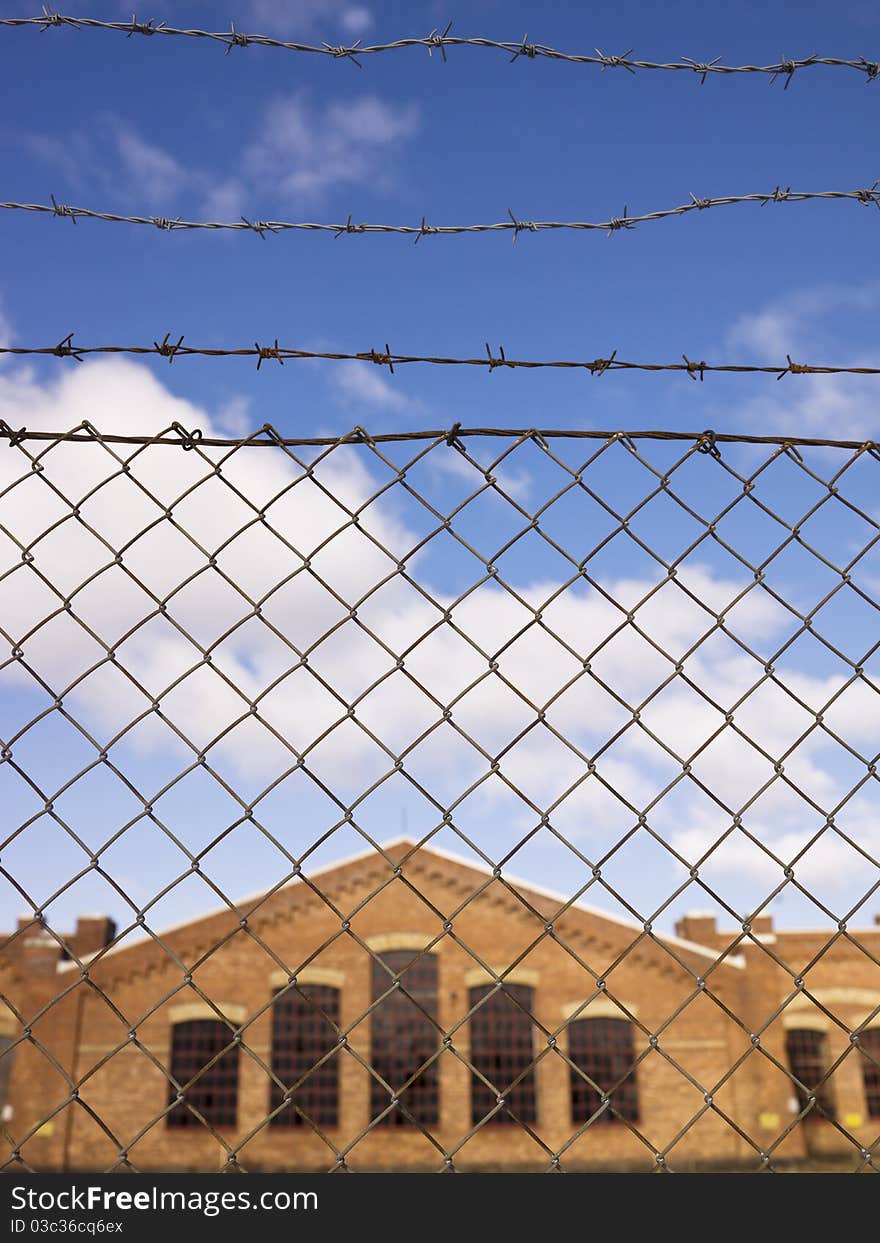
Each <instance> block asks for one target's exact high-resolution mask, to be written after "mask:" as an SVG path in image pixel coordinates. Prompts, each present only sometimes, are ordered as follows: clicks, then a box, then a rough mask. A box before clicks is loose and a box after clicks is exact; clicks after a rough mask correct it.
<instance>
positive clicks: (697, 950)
mask: <svg viewBox="0 0 880 1243" xmlns="http://www.w3.org/2000/svg"><path fill="white" fill-rule="evenodd" d="M416 845H417V842H415V841H414V840H413V839H412V838H411V837H406V836H399V837H392V838H390V839H389V840H388V841H385V842H380V843H379V846H380V847H381V849H382V850H393V849H395V848H396V847H398V846H416ZM419 849H420V850H423V851H425V852H426V853H427V854H432V855H435V856H436V857H437V858H439V859H445V860H446V861H447V862H449V863H455V864H457V865H458V866H459V867H466V868H470V870H471V871H472V872H480V873H482V875H483V876H491V875H492V869H491V868H489V867H487V866H486V865H485V863H482V862H476V863H475V862H473V861H472V860H470V859H465V858H464V857H463V856H462V855H457V854H454V853H453V852H452V851H450V850H444V849H443V848H442V847H440V846H432V845H430V844H428V845H426V846H421V847H419ZM375 857H376V851H375V849H374V848H373V847H372V846H371V847H369V849H367V850H361V851H358V853H357V854H353V855H348V856H347V857H346V858H344V859H337V860H336V861H335V862H334V863H327V864H325V865H324V866H323V867H320V868H316V869H315V871H313V872H309V878H310V879H311V880H314V879H315V878H316V877H319V876H326V875H327V873H328V872H334V871H336V869H337V868H341V867H347V866H348V865H349V864H352V863H361V862H363V861H364V860H366V859H374V858H375ZM504 879H505V880H506V881H507V882H508V883H509V884H511V885H513V886H514V888H517V889H530V890H531V891H532V893H536V894H539V895H540V897H542V898H549V899H550V900H551V901H552V902H558V903H560V905H564V904H565V903H567V902H568V901H569V899H568V898H566V897H565V896H564V895H563V894H560V893H556V892H555V891H554V890H552V889H545V888H544V886H543V885H536V884H534V882H532V881H530V880H524V879H523V878H522V877H520V876H512V875H510V874H509V873H505V874H504ZM298 881H299V877H298V876H295V877H293V878H292V879H291V880H289V881H286V882H285V884H283V885H281V886H279V888H278V889H276V890H274V893H281V892H283V891H284V890H285V889H289V888H290V887H291V886H292V885H295V884H297V882H298ZM266 892H267V891H266V890H265V889H260V890H258V891H257V892H256V893H251V894H248V895H247V896H246V897H244V898H240V899H239V900H238V902H236V903H235V904H234V905H236V906H238V907H243V906H248V905H250V904H251V903H252V902H256V901H257V900H258V899H260V898H262V897H264V896H265V894H266ZM274 893H273V896H274ZM570 909H571V910H574V911H583V912H584V913H585V914H587V915H595V916H596V917H597V918H598V919H604V920H607V921H608V923H611V924H617V925H618V927H621V928H627V929H629V930H630V931H631V932H641V931H642V926H641V924H637V923H636V921H635V920H634V919H623V918H622V917H621V916H619V915H609V914H608V912H607V911H603V910H602V909H601V907H598V906H591V905H590V904H588V903H586V902H573V903H572V904H571V907H570ZM228 911H229V908H228V907H226V906H220V907H215V908H214V909H213V910H211V911H205V913H204V914H203V915H197V916H195V918H194V919H187V920H184V922H183V923H179V924H172V925H171V927H170V928H164V929H163V930H162V932H161V936H163V937H165V936H168V935H169V934H170V933H173V932H179V931H180V930H181V929H183V928H189V927H190V926H191V925H193V924H197V923H201V922H202V920H205V919H212V918H214V916H216V915H223V914H227V913H228ZM652 936H653V937H654V939H656V940H658V941H662V942H664V943H665V944H667V945H674V946H677V947H678V948H679V949H683V950H689V951H690V952H691V953H693V954H700V955H701V956H702V957H704V958H709V959H711V960H712V961H713V962H714V961H715V960H717V958H718V951H717V950H714V949H710V948H709V947H708V946H706V945H698V944H697V942H696V941H688V940H686V939H685V938H684V937H678V936H674V935H673V934H671V933H669V934H667V933H659V932H655V933H653V934H652ZM140 944H141V941H135V942H130V943H129V944H123V945H114V946H113V948H112V949H109V950H107V952H106V953H105V954H102V955H101V958H102V960H103V959H104V958H110V957H111V956H112V955H113V954H118V953H121V952H122V951H123V950H128V949H134V948H135V946H136V945H140ZM98 953H100V951H98ZM723 961H724V963H725V964H726V965H727V966H730V967H736V968H738V969H744V968H745V965H746V963H745V959H744V958H743V957H742V956H741V955H728V957H726V958H725V959H724V960H723ZM76 969H78V968H77V964H76V963H75V962H62V963H59V966H58V970H59V971H71V970H76Z"/></svg>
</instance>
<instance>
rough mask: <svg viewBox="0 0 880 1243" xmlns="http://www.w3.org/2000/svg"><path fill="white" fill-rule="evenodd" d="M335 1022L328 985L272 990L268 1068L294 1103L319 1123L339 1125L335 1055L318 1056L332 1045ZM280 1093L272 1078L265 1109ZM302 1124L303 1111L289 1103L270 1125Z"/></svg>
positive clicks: (335, 1003)
mask: <svg viewBox="0 0 880 1243" xmlns="http://www.w3.org/2000/svg"><path fill="white" fill-rule="evenodd" d="M338 1027H339V990H338V989H336V988H332V987H330V986H329V985H327V984H302V985H300V986H298V987H296V988H288V989H287V990H283V989H282V990H279V992H278V993H277V994H276V997H275V1001H274V1002H273V1003H272V1070H273V1071H274V1072H275V1074H276V1075H277V1076H278V1078H279V1079H280V1080H281V1082H282V1083H283V1084H284V1086H285V1088H286V1089H287V1090H288V1091H290V1090H291V1089H293V1104H294V1105H296V1106H297V1107H298V1109H300V1110H302V1111H303V1113H305V1114H306V1115H307V1116H308V1118H310V1119H311V1121H312V1122H314V1123H315V1125H316V1126H321V1127H326V1126H338V1125H339V1058H338V1056H333V1057H329V1058H326V1060H325V1061H321V1059H322V1058H324V1057H325V1055H326V1054H327V1053H329V1052H330V1050H331V1049H335V1048H336V1047H337V1028H338ZM319 1062H320V1063H321V1064H320V1065H318V1063H319ZM304 1076H305V1078H304ZM300 1080H302V1082H301V1083H300ZM296 1084H299V1086H298V1087H295V1085H296ZM284 1095H285V1093H284V1091H283V1090H282V1089H281V1088H280V1087H279V1086H278V1084H277V1083H275V1082H274V1081H273V1082H272V1086H271V1093H270V1100H269V1106H270V1109H272V1110H275V1109H278V1106H279V1105H281V1103H282V1101H283V1099H284ZM303 1123H305V1124H306V1125H308V1123H307V1122H306V1119H305V1118H304V1117H303V1115H302V1113H298V1112H297V1109H295V1108H294V1107H293V1105H288V1106H287V1107H286V1108H284V1109H282V1110H280V1112H279V1113H277V1114H275V1116H274V1117H273V1118H272V1119H271V1121H270V1123H269V1125H270V1126H299V1125H302V1124H303Z"/></svg>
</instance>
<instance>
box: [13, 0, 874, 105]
mask: <svg viewBox="0 0 880 1243" xmlns="http://www.w3.org/2000/svg"><path fill="white" fill-rule="evenodd" d="M0 26H5V27H9V28H22V27H28V26H33V27H36V28H38V29H39V30H41V31H46V30H51V29H53V28H54V29H60V28H61V27H67V28H69V29H72V30H111V31H116V32H118V33H120V34H124V35H126V36H128V37H131V36H132V35H144V36H147V37H152V36H153V35H172V36H173V35H176V36H180V37H183V38H187V39H206V40H209V41H211V42H214V43H219V44H222V45H223V46H224V47H225V48H226V52H227V55H228V53H229V52H231V51H232V49H233V48H245V47H252V46H253V47H273V48H281V49H283V50H284V51H288V52H304V53H311V54H314V55H318V56H329V57H331V58H332V59H334V60H347V61H350V62H351V63H352V64H354V65H357V66H358V68H361V67H362V62H361V58H362V57H365V56H374V55H377V54H378V53H380V52H396V51H402V50H403V49H405V48H424V49H425V50H426V51H427V52H428V55H429V56H433V54H434V52H439V53H440V56H441V59H442V60H444V61H445V60H446V54H447V51H448V50H449V49H450V48H458V47H472V48H480V49H488V50H494V51H498V52H503V53H505V54H506V55H508V56H509V57H510V61H511V63H512V62H513V61H516V60H520V59H523V60H536V59H539V58H540V59H545V60H553V61H565V62H567V63H569V64H574V65H592V66H595V67H598V68H600V69H601V70H602V71H603V72H604V71H605V70H606V69H623V70H625V71H626V72H628V73H632V74H635V73H636V72H637V71H638V70H661V71H667V72H684V73H692V74H695V75H696V76H697V77H698V78H699V79H700V82H701V83H704V82H705V81H706V79H707V77H708V76H709V75H710V74H715V75H718V74H723V75H729V74H743V73H751V74H755V73H757V74H763V75H765V76H767V77H769V78H770V81H771V82H775V81H776V79H777V78H782V79H783V80H784V83H785V89H786V90H787V89H788V87H789V85H790V84H791V81H792V78H793V77H794V75H795V73H796V72H797V71H798V70H799V69H806V68H811V67H814V66H818V65H824V66H826V67H828V68H833V69H855V70H856V71H857V72H859V73H863V74H864V75H865V80H866V81H867V82H872V81H874V80H875V79H876V78H878V77H880V60H871V59H869V58H868V57H865V56H859V57H858V58H857V59H855V60H852V59H846V58H844V57H839V56H819V55H817V54H813V55H810V56H806V57H802V58H800V59H798V58H793V57H787V56H785V55H784V54H783V55H782V56H781V58H780V59H779V61H778V62H776V63H775V64H771V65H725V64H722V63H721V57H720V56H717V57H715V58H714V59H711V60H697V59H695V58H693V57H690V56H682V57H681V59H680V60H677V61H666V62H661V61H650V60H636V59H634V58H633V55H632V51H633V49H632V48H630V49H628V50H627V51H626V52H624V53H623V54H622V55H608V54H606V53H605V52H603V51H601V50H600V49H599V48H594V49H593V52H592V53H590V54H585V53H580V52H563V51H560V50H559V49H557V48H553V47H548V46H547V45H546V44H543V43H535V42H532V41H530V40H529V36H528V34H525V35H523V37H522V38H521V39H513V40H503V39H486V38H482V37H475V36H461V35H454V34H451V33H450V32H451V30H452V22H448V23H447V25H446V26H445V27H444V28H443V29H442V30H441V29H440V27H435V28H434V29H433V30H432V31H431V32H430V33H429V34H427V35H424V36H417V37H413V38H404V39H395V40H393V41H391V42H389V43H373V44H366V45H365V44H362V42H361V40H360V39H357V40H356V41H355V42H354V43H351V44H348V45H342V44H338V45H334V44H331V43H326V42H322V43H320V44H313V43H300V42H293V41H288V40H284V39H273V38H271V37H270V36H268V35H261V34H247V33H245V32H244V31H242V30H239V29H238V28H237V27H236V25H235V23H234V22H232V23H231V24H230V27H229V29H228V30H216V31H210V30H192V29H181V28H178V27H175V26H168V25H166V24H165V23H164V22H157V21H155V20H153V19H149V20H147V21H138V19H137V17H135V16H132V18H131V20H130V21H116V22H113V21H101V20H99V19H98V18H94V17H71V16H67V15H65V14H62V13H56V12H55V11H54V10H53V9H52V8H51V7H50V6H49V5H43V8H42V12H41V14H40V15H39V16H38V17H4V18H0Z"/></svg>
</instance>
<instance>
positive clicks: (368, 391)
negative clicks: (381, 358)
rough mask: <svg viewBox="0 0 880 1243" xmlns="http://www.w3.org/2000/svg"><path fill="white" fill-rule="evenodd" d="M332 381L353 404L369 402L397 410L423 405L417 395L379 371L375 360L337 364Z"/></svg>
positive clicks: (383, 408)
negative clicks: (402, 387) (403, 389)
mask: <svg viewBox="0 0 880 1243" xmlns="http://www.w3.org/2000/svg"><path fill="white" fill-rule="evenodd" d="M331 383H332V385H333V387H334V389H335V390H336V392H337V393H338V394H339V396H340V397H341V398H342V399H343V400H344V401H345V402H346V404H348V405H350V406H369V407H372V408H374V409H379V410H387V411H392V412H395V413H400V412H402V411H405V410H409V411H413V410H418V409H420V408H421V403H420V402H419V401H418V399H417V398H414V397H409V396H407V394H406V393H402V392H401V391H400V389H399V388H395V387H394V385H393V384H392V383H391V382H390V381H389V380H386V379H385V377H384V376H381V375H379V374H378V368H377V367H376V365H375V364H374V363H363V364H360V363H353V364H352V365H351V366H345V367H337V368H336V369H335V370H334V371H333V373H332V375H331Z"/></svg>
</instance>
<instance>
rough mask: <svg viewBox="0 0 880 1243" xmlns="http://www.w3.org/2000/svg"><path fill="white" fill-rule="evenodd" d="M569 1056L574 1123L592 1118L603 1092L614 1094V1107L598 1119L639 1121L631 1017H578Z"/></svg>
mask: <svg viewBox="0 0 880 1243" xmlns="http://www.w3.org/2000/svg"><path fill="white" fill-rule="evenodd" d="M568 1056H569V1058H570V1060H571V1062H572V1067H571V1117H572V1121H573V1122H586V1121H587V1120H588V1119H589V1118H592V1116H593V1114H595V1113H596V1111H597V1110H598V1109H599V1108H600V1107H601V1104H602V1096H603V1095H606V1096H610V1098H611V1107H609V1108H607V1109H605V1110H604V1111H603V1112H602V1113H601V1114H599V1116H598V1117H597V1118H596V1122H617V1121H620V1120H623V1121H626V1122H638V1120H639V1092H638V1084H637V1082H636V1072H635V1070H634V1069H633V1066H634V1063H635V1049H634V1042H633V1029H632V1023H630V1021H629V1020H628V1019H624V1018H595V1019H593V1018H579V1019H575V1021H574V1022H573V1023H570V1024H569V1027H568ZM585 1075H586V1076H587V1078H584V1076H585ZM590 1081H592V1082H590ZM593 1084H595V1085H596V1086H595V1087H593ZM612 1109H613V1110H615V1111H616V1112H612Z"/></svg>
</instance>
